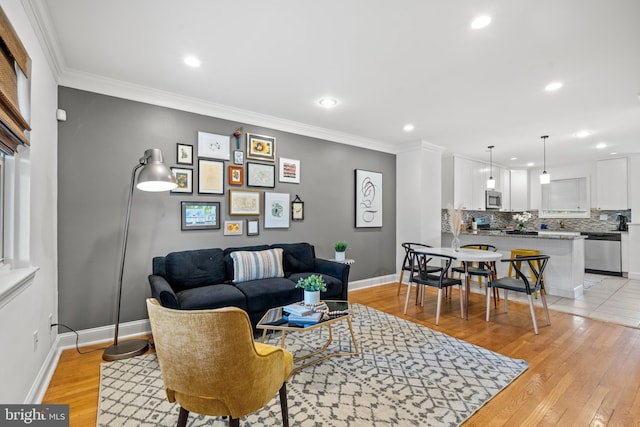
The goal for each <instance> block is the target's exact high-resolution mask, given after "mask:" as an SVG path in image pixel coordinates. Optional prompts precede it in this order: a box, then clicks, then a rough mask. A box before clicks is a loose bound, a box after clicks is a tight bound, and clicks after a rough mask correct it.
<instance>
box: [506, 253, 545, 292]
mask: <svg viewBox="0 0 640 427" xmlns="http://www.w3.org/2000/svg"><path fill="white" fill-rule="evenodd" d="M550 258H551V257H550V256H549V255H527V256H517V257H515V258H511V259H507V260H504V261H509V262H511V265H512V266H513V268H514V269H515V272H516V277H518V278H520V279H522V280H523V281H524V284H525V287H526V292H527V294H531V293H533V292H536V291H539V290H540V288H541V287H542V273H544V269H545V268H547V262H549V259H550ZM522 262H526V263H527V264H528V265H529V268H530V269H531V272H532V274H533V276H534V277H535V278H536V282H535V283H534V284H533V285H532V284H531V282H530V281H529V279H527V276H526V275H525V274H524V273H523V272H522V271H521V269H520V268H518V263H520V264H521V263H522Z"/></svg>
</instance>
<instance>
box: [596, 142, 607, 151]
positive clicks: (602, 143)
mask: <svg viewBox="0 0 640 427" xmlns="http://www.w3.org/2000/svg"><path fill="white" fill-rule="evenodd" d="M596 148H597V149H598V150H602V149H603V148H607V144H606V143H604V142H599V143H598V145H596Z"/></svg>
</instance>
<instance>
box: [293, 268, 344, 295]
mask: <svg viewBox="0 0 640 427" xmlns="http://www.w3.org/2000/svg"><path fill="white" fill-rule="evenodd" d="M312 274H318V273H313V272H311V273H309V272H307V273H295V274H292V275H290V276H288V277H287V279H289V280H292V281H293V282H294V283H298V280H300V279H304V278H306V277H309V276H311V275H312ZM320 276H322V279H323V280H324V283H326V285H327V290H326V291H325V292H322V293H321V294H320V298H324V299H336V298H338V297H341V295H342V281H341V280H339V279H336V278H335V277H333V276H328V275H326V274H320Z"/></svg>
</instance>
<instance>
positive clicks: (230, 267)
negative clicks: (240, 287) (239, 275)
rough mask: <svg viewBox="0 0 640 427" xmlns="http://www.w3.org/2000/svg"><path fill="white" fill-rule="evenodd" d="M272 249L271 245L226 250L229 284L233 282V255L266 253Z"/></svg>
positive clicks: (225, 261) (225, 258) (225, 262)
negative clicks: (242, 252)
mask: <svg viewBox="0 0 640 427" xmlns="http://www.w3.org/2000/svg"><path fill="white" fill-rule="evenodd" d="M267 249H271V246H269V245H255V246H241V247H235V248H226V249H224V264H225V268H226V271H227V279H228V280H229V282H231V281H233V260H232V259H231V254H232V253H233V252H236V251H266V250H267Z"/></svg>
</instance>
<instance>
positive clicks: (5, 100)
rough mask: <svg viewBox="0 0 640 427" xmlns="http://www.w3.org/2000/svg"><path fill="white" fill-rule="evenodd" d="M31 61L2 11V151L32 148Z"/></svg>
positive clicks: (0, 60)
mask: <svg viewBox="0 0 640 427" xmlns="http://www.w3.org/2000/svg"><path fill="white" fill-rule="evenodd" d="M30 76H31V58H29V55H27V51H26V50H25V48H24V46H23V45H22V43H21V42H20V39H19V38H18V35H17V34H16V32H15V30H14V29H13V26H12V25H11V23H10V22H9V19H8V18H7V16H6V15H5V13H4V11H3V10H2V8H0V151H3V152H4V153H6V154H8V155H12V154H14V153H15V152H16V150H17V149H18V146H20V145H29V131H30V130H31V127H30V126H29V118H30V117H29V116H30V98H31V96H30V95H31V94H30V82H29V78H30Z"/></svg>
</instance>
